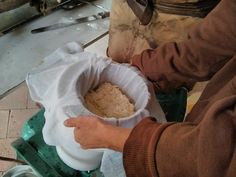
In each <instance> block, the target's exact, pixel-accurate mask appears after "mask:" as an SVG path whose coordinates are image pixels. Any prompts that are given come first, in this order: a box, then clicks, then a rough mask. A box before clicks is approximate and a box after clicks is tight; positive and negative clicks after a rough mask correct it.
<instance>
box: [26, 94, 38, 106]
mask: <svg viewBox="0 0 236 177" xmlns="http://www.w3.org/2000/svg"><path fill="white" fill-rule="evenodd" d="M32 108H34V109H37V108H38V106H37V105H36V103H35V102H34V101H32V99H31V97H30V94H29V92H28V96H27V109H32Z"/></svg>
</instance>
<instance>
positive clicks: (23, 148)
mask: <svg viewBox="0 0 236 177" xmlns="http://www.w3.org/2000/svg"><path fill="white" fill-rule="evenodd" d="M44 122H45V119H44V110H43V109H42V110H41V111H39V112H38V113H37V114H36V115H35V116H33V117H32V118H30V119H29V120H28V121H27V122H26V123H25V124H24V126H23V129H22V133H21V138H19V139H17V140H16V141H14V142H13V143H12V147H13V148H14V149H15V150H16V152H17V156H18V159H21V160H24V161H26V162H27V163H28V164H29V165H30V166H31V167H32V168H34V170H35V171H36V172H37V173H38V174H39V175H40V176H42V177H103V174H102V173H101V172H100V171H99V170H94V171H91V172H82V171H77V170H74V169H72V168H70V167H68V166H67V165H66V164H64V162H62V161H61V159H60V158H59V156H58V155H57V152H56V148H55V147H54V146H49V145H47V144H46V143H45V142H44V140H43V135H42V128H43V125H44Z"/></svg>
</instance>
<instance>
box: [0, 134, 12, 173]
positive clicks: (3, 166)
mask: <svg viewBox="0 0 236 177" xmlns="http://www.w3.org/2000/svg"><path fill="white" fill-rule="evenodd" d="M14 140H15V139H14V138H9V139H0V156H3V157H9V158H16V153H15V151H14V149H13V148H12V147H11V142H12V141H14ZM15 165H16V163H15V162H7V161H1V160H0V171H6V170H8V169H10V168H11V167H13V166H15Z"/></svg>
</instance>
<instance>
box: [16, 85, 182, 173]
mask: <svg viewBox="0 0 236 177" xmlns="http://www.w3.org/2000/svg"><path fill="white" fill-rule="evenodd" d="M156 96H157V98H158V100H159V102H160V105H161V107H162V109H163V110H164V112H165V114H166V117H167V120H168V121H179V122H180V121H182V120H183V118H184V114H185V109H186V100H187V91H186V89H179V90H175V91H173V92H171V93H168V94H164V93H158V94H157V95H156ZM44 123H45V119H44V110H43V109H42V110H41V111H39V112H38V113H37V114H36V115H34V116H33V117H32V118H30V119H29V120H28V121H26V122H25V124H24V126H23V128H22V133H21V138H19V139H17V140H16V141H14V142H13V143H12V147H13V148H14V149H15V150H16V152H17V156H18V159H21V160H24V161H26V162H27V163H28V164H29V165H30V166H31V167H32V168H33V169H34V170H35V171H36V172H37V173H38V174H39V175H40V176H42V177H104V176H103V174H102V173H101V172H100V171H99V170H98V169H97V170H94V171H91V172H82V171H76V170H74V169H72V168H70V167H68V166H67V165H66V164H64V163H63V162H62V161H61V159H60V158H59V156H58V155H57V152H56V148H55V147H54V146H49V145H47V144H46V143H45V142H44V140H43V136H42V128H43V126H44Z"/></svg>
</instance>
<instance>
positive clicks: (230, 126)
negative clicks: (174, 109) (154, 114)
mask: <svg viewBox="0 0 236 177" xmlns="http://www.w3.org/2000/svg"><path fill="white" fill-rule="evenodd" d="M221 101H224V103H226V104H225V105H224V106H222V105H221V103H220V102H221ZM221 101H219V102H218V103H217V104H216V105H215V106H216V107H215V108H217V109H214V110H215V111H214V110H213V109H210V110H209V111H208V113H207V114H206V116H205V117H204V118H203V121H202V122H201V123H199V124H194V123H190V122H185V123H166V124H159V123H157V122H155V121H154V120H153V119H150V118H146V119H144V120H142V121H141V122H140V123H139V124H138V125H137V126H136V127H135V128H134V129H133V130H132V132H131V134H130V136H129V138H128V140H127V141H126V143H125V146H124V152H123V154H124V155H123V161H124V167H125V171H126V175H127V177H144V176H145V177H158V176H159V177H170V176H171V177H199V176H207V177H223V176H224V177H233V176H235V174H236V168H235V165H236V119H235V118H236V105H235V103H236V96H234V97H227V98H224V100H221Z"/></svg>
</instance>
